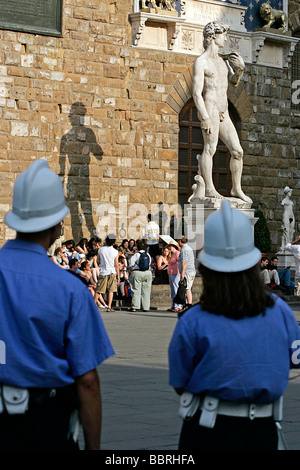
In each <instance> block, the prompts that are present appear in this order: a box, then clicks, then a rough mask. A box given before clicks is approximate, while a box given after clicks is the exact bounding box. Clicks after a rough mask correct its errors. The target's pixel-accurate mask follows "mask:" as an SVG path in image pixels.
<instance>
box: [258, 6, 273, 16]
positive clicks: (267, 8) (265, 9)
mask: <svg viewBox="0 0 300 470" xmlns="http://www.w3.org/2000/svg"><path fill="white" fill-rule="evenodd" d="M271 11H272V7H271V5H270V4H269V3H263V4H262V6H261V7H260V14H261V16H262V17H263V18H264V17H265V16H268V15H269V14H270V13H271Z"/></svg>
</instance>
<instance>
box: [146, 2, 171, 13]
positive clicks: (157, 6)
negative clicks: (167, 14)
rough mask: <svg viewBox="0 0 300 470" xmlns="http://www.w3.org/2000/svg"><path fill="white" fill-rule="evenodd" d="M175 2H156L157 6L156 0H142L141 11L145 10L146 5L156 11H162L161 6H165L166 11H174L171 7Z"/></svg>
mask: <svg viewBox="0 0 300 470" xmlns="http://www.w3.org/2000/svg"><path fill="white" fill-rule="evenodd" d="M175 1H176V0H158V3H159V5H158V3H157V2H156V0H142V9H144V8H147V3H150V4H151V6H152V8H154V9H155V10H156V11H158V10H162V9H163V6H165V7H166V9H167V10H170V11H175V7H174V6H173V5H172V3H174V2H175Z"/></svg>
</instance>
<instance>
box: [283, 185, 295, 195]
mask: <svg viewBox="0 0 300 470" xmlns="http://www.w3.org/2000/svg"><path fill="white" fill-rule="evenodd" d="M292 192H293V190H292V189H291V188H290V187H289V186H286V187H285V188H284V190H283V194H285V195H287V194H289V193H290V195H291V194H292Z"/></svg>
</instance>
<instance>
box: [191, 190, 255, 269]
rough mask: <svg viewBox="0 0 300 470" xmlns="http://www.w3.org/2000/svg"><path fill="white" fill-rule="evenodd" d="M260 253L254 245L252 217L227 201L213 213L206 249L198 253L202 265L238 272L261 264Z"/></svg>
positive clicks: (208, 226)
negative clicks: (234, 207)
mask: <svg viewBox="0 0 300 470" xmlns="http://www.w3.org/2000/svg"><path fill="white" fill-rule="evenodd" d="M260 257H261V252H260V251H259V250H258V249H257V248H255V246H254V234H253V229H252V227H251V223H250V220H249V218H248V217H247V216H246V215H245V214H243V212H241V211H239V210H237V209H232V208H231V206H230V202H229V201H228V200H226V199H225V200H224V201H223V203H222V208H221V209H220V210H219V211H217V212H215V213H213V214H211V215H210V216H209V217H208V218H207V220H206V222H205V226H204V247H203V250H201V252H200V253H199V256H198V259H199V261H200V263H201V264H203V265H204V266H206V267H207V268H209V269H212V270H213V271H219V272H228V273H229V272H238V271H244V270H246V269H249V268H251V267H252V266H254V265H255V264H256V263H258V262H259V260H260Z"/></svg>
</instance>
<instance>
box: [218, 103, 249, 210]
mask: <svg viewBox="0 0 300 470" xmlns="http://www.w3.org/2000/svg"><path fill="white" fill-rule="evenodd" d="M220 139H221V140H222V141H223V142H224V144H225V145H226V147H227V148H228V150H229V151H230V155H231V158H230V170H231V179H232V189H231V192H230V194H231V196H233V197H237V198H240V199H242V200H243V201H245V202H249V203H252V200H251V199H250V197H248V196H246V195H245V193H244V192H243V191H242V186H241V184H242V183H241V182H242V172H243V149H242V147H241V144H240V141H239V137H238V134H237V131H236V128H235V127H234V125H233V123H232V121H231V119H230V117H229V114H228V111H227V112H226V113H225V116H224V121H222V122H221V124H220Z"/></svg>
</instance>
